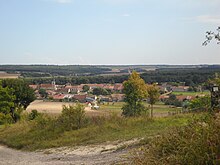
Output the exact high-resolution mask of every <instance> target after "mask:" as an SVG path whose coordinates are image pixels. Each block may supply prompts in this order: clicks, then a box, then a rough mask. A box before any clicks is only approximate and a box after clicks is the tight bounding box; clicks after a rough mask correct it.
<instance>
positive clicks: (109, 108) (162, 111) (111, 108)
mask: <svg viewBox="0 0 220 165" xmlns="http://www.w3.org/2000/svg"><path fill="white" fill-rule="evenodd" d="M123 104H124V102H117V103H114V104H112V103H105V104H104V105H102V104H101V105H100V109H99V110H98V111H103V112H106V113H116V114H119V115H120V114H121V113H122V110H121V108H122V106H123ZM144 104H145V105H146V106H147V107H149V104H147V103H144ZM180 111H181V108H173V107H171V106H169V105H164V104H163V103H162V102H157V103H156V104H155V105H154V116H156V117H160V116H167V115H168V113H169V112H180Z"/></svg>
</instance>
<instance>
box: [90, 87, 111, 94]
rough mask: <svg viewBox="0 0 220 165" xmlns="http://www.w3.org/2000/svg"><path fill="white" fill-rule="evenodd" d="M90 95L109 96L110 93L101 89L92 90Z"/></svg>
mask: <svg viewBox="0 0 220 165" xmlns="http://www.w3.org/2000/svg"><path fill="white" fill-rule="evenodd" d="M92 93H93V95H109V94H111V92H110V91H107V90H106V89H103V88H94V89H93V92H92Z"/></svg>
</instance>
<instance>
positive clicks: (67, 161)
mask: <svg viewBox="0 0 220 165" xmlns="http://www.w3.org/2000/svg"><path fill="white" fill-rule="evenodd" d="M133 142H134V141H131V142H125V143H120V144H105V145H104V144H103V145H93V146H79V147H75V148H57V149H48V150H44V151H39V152H23V151H18V150H14V149H11V148H7V147H5V146H0V165H30V164H31V165H110V164H116V163H117V162H119V161H120V162H121V161H123V159H124V157H125V155H126V154H127V153H128V152H129V149H124V150H117V148H118V147H120V146H124V145H128V144H130V143H133Z"/></svg>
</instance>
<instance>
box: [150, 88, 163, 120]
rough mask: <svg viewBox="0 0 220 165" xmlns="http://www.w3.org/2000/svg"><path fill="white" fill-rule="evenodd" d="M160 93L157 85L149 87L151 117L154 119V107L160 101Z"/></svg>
mask: <svg viewBox="0 0 220 165" xmlns="http://www.w3.org/2000/svg"><path fill="white" fill-rule="evenodd" d="M159 91H160V90H159V88H158V87H157V85H156V84H152V85H147V92H148V103H149V104H150V105H151V113H150V114H151V117H153V105H154V104H155V103H156V102H157V101H158V100H159V96H160V92H159Z"/></svg>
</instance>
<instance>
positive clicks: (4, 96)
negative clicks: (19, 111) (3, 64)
mask: <svg viewBox="0 0 220 165" xmlns="http://www.w3.org/2000/svg"><path fill="white" fill-rule="evenodd" d="M12 92H13V91H12V90H11V89H9V88H2V87H1V86H0V125H1V124H6V123H12V122H13V117H14V111H13V110H14V109H15V105H14V100H15V96H13V95H12Z"/></svg>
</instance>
